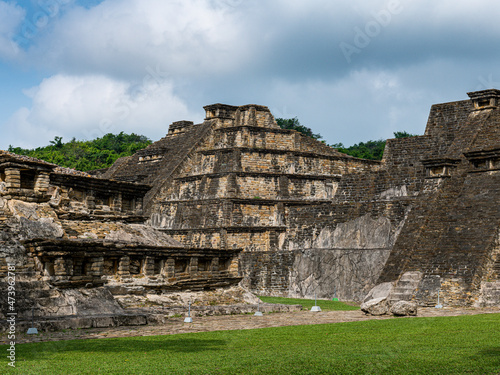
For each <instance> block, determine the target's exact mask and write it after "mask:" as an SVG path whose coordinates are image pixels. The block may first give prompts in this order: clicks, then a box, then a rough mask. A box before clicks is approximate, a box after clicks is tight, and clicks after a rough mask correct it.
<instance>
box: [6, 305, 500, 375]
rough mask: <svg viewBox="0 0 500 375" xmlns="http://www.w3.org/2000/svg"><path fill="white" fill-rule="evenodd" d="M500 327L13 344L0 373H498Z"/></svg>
mask: <svg viewBox="0 0 500 375" xmlns="http://www.w3.org/2000/svg"><path fill="white" fill-rule="evenodd" d="M499 327H500V314H486V315H476V316H460V317H448V318H400V319H391V320H382V321H375V320H373V321H365V322H352V323H339V324H325V325H313V326H295V327H280V328H264V329H255V330H242V331H219V332H206V333H196V334H179V335H171V336H153V337H129V338H121V339H99V340H74V341H62V342H61V341H59V342H47V343H36V344H23V345H20V344H19V345H17V346H16V356H17V362H16V365H17V368H16V369H10V368H9V367H8V366H7V359H6V358H5V356H3V360H1V363H0V373H2V374H23V375H25V374H50V375H54V374H81V375H83V374H120V375H125V374H137V375H138V374H193V375H198V374H287V375H288V374H498V373H499V372H500V331H499ZM6 349H7V348H6V347H5V346H3V347H1V350H2V352H3V353H6Z"/></svg>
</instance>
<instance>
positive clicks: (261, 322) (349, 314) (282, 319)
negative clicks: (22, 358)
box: [0, 308, 500, 344]
mask: <svg viewBox="0 0 500 375" xmlns="http://www.w3.org/2000/svg"><path fill="white" fill-rule="evenodd" d="M491 313H500V309H499V308H482V309H479V308H443V309H436V308H421V309H419V310H418V317H438V316H458V315H476V314H491ZM418 317H417V318H418ZM381 319H415V317H411V318H396V317H392V316H370V315H365V314H364V313H363V312H361V311H359V310H358V311H322V312H311V311H298V312H289V313H271V314H264V316H260V317H258V316H254V315H249V314H246V315H218V316H204V317H193V322H192V323H184V318H170V319H168V322H167V323H166V324H163V325H144V326H124V327H112V328H91V329H77V330H65V331H59V332H41V333H39V334H38V335H26V334H25V333H22V334H16V343H17V344H22V343H29V342H43V341H59V340H75V339H101V338H113V337H130V336H155V335H173V334H178V333H189V332H208V331H222V330H239V329H255V328H266V327H282V326H294V325H308V324H327V323H343V322H356V321H364V320H381ZM8 341H9V340H7V337H6V335H2V336H0V344H7V342H8Z"/></svg>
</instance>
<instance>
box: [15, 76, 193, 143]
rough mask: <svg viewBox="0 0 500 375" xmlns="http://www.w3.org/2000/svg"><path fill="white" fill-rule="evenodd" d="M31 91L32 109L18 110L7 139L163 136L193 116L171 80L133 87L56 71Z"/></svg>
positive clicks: (37, 140) (97, 77)
mask: <svg viewBox="0 0 500 375" xmlns="http://www.w3.org/2000/svg"><path fill="white" fill-rule="evenodd" d="M26 94H27V95H29V96H30V97H31V98H32V102H33V105H32V107H31V108H29V109H28V108H21V109H19V110H18V111H17V112H16V113H15V114H14V115H13V116H12V117H11V118H10V119H9V121H8V122H7V128H8V129H9V132H8V133H10V134H9V135H8V138H16V139H17V140H18V141H17V143H16V146H17V145H19V146H23V147H34V146H39V145H41V144H48V142H49V141H50V140H52V139H53V138H54V137H55V136H63V137H64V139H65V140H66V141H68V140H69V139H71V138H72V137H76V138H77V139H93V138H95V137H102V136H103V135H104V134H106V133H115V134H116V133H119V132H120V131H125V132H127V133H131V132H135V133H139V134H144V135H147V136H149V137H152V138H154V139H158V138H160V137H162V136H164V135H165V134H166V133H167V130H168V125H169V123H171V122H172V121H177V120H179V119H183V118H189V117H192V115H191V114H190V113H189V111H188V109H187V106H186V105H185V104H184V103H183V102H182V101H181V100H180V99H179V98H177V97H176V96H175V95H174V93H173V87H172V84H171V83H170V82H168V81H155V80H154V79H152V78H151V79H149V80H145V82H143V83H141V84H140V85H136V86H135V87H134V86H132V85H130V84H129V83H126V82H123V81H116V80H112V79H110V78H107V77H104V76H67V75H56V76H53V77H51V78H48V79H45V80H44V81H43V82H42V83H41V84H40V85H39V86H38V87H35V88H32V89H30V90H27V91H26ZM21 139H22V143H23V144H20V142H19V140H21Z"/></svg>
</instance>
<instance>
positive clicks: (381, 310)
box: [360, 297, 389, 316]
mask: <svg viewBox="0 0 500 375" xmlns="http://www.w3.org/2000/svg"><path fill="white" fill-rule="evenodd" d="M360 307H361V311H363V312H364V313H365V314H370V315H376V316H378V315H385V314H387V313H388V312H389V305H388V302H387V297H380V298H374V299H371V300H369V301H366V302H363V303H362V304H361V306H360Z"/></svg>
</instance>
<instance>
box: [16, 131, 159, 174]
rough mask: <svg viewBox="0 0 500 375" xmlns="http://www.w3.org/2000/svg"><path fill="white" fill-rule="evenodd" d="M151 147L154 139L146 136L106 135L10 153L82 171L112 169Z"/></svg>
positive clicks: (52, 143) (60, 141)
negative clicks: (117, 161) (114, 164)
mask: <svg viewBox="0 0 500 375" xmlns="http://www.w3.org/2000/svg"><path fill="white" fill-rule="evenodd" d="M150 144H151V140H149V139H148V138H147V137H145V136H143V135H137V134H134V133H132V134H126V133H124V132H121V133H120V134H111V133H109V134H106V135H104V136H103V137H102V138H96V139H94V140H92V141H77V140H76V139H75V138H73V139H71V141H70V142H67V143H63V142H62V137H55V138H54V140H53V141H50V145H49V146H45V147H38V148H36V149H23V148H21V147H13V146H12V145H11V146H9V149H8V150H9V152H13V153H15V154H19V155H26V156H32V157H34V158H37V159H42V160H45V161H48V162H49V163H54V164H58V165H60V166H63V167H67V168H73V169H77V170H80V171H90V170H93V169H102V168H109V167H110V166H111V165H113V163H114V162H115V161H116V159H118V158H120V157H123V156H129V155H132V154H134V153H135V152H137V151H138V150H141V149H143V148H145V147H147V146H148V145H150Z"/></svg>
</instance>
